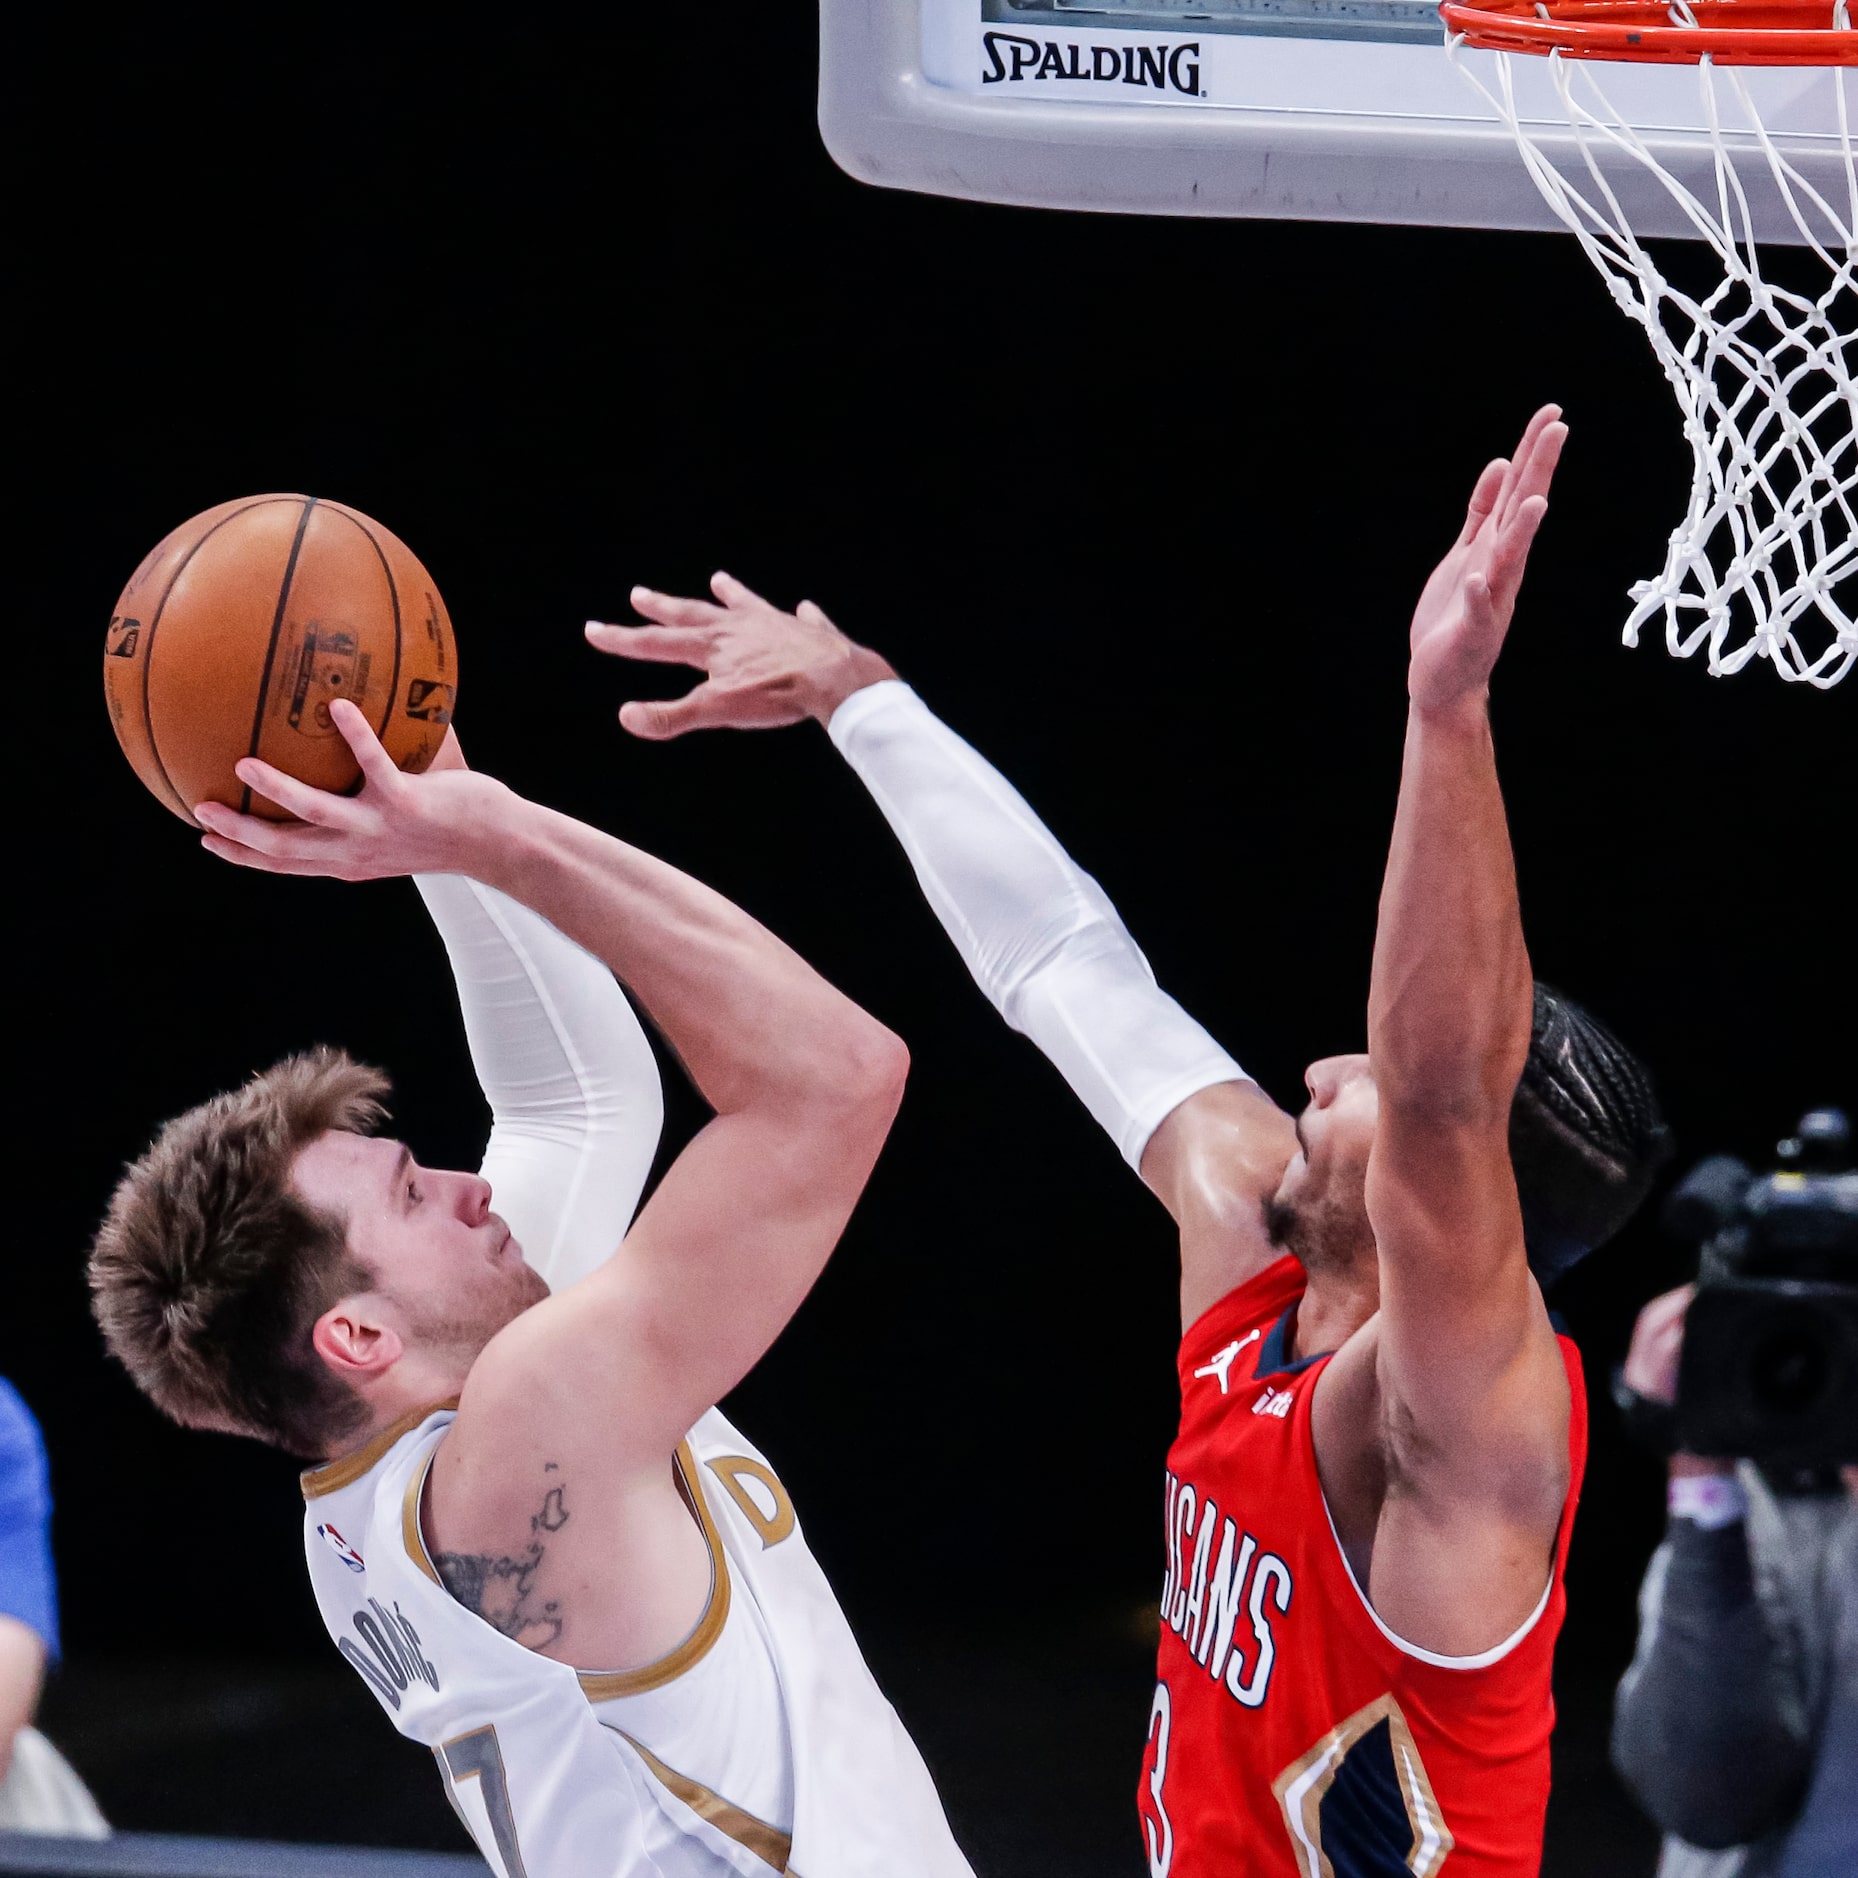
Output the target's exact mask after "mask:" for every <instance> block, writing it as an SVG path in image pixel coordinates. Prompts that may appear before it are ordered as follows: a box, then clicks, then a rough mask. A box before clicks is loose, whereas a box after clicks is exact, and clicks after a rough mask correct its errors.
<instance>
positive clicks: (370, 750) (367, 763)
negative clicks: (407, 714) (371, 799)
mask: <svg viewBox="0 0 1858 1878" xmlns="http://www.w3.org/2000/svg"><path fill="white" fill-rule="evenodd" d="M329 715H330V716H331V717H332V718H333V719H334V720H335V727H336V729H337V730H339V731H340V732H341V733H342V741H343V742H344V743H345V744H347V745H348V747H349V748H350V749H351V750H352V751H354V753H355V761H356V762H357V763H359V764H360V765H361V774H362V777H363V779H364V780H365V781H366V782H368V783H370V784H371V785H373V786H374V787H375V788H382V787H385V786H386V785H387V784H389V783H392V782H395V781H397V780H398V778H399V775H400V767H399V765H398V764H397V763H395V761H394V760H393V758H392V757H390V756H389V755H388V754H387V752H386V751H385V750H384V749H382V748H381V740H380V738H378V737H377V736H375V734H374V727H373V725H371V724H370V723H369V722H368V720H367V718H366V717H365V716H364V715H363V714H362V710H361V707H360V706H359V705H358V704H355V703H354V702H353V701H352V700H350V699H348V698H338V699H337V700H336V701H335V703H333V704H332V705H330V707H329ZM266 793H267V794H269V793H270V792H269V791H268V790H267V791H266ZM312 793H313V794H317V795H320V794H321V793H322V792H321V791H320V790H316V791H312ZM271 800H272V801H273V802H278V803H282V804H283V806H284V807H285V808H287V809H290V810H291V812H292V814H300V813H301V811H300V810H298V809H296V808H294V807H293V806H292V805H291V804H290V803H288V802H285V801H284V799H283V797H282V796H272V797H271ZM328 800H330V801H332V802H339V801H341V800H342V798H341V797H339V796H331V797H329V798H328ZM303 819H304V820H305V821H306V822H307V821H310V820H312V819H314V818H312V817H310V816H308V815H305V816H304V817H303ZM323 819H327V818H326V817H325V818H323Z"/></svg>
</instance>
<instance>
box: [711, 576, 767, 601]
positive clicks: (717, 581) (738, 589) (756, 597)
mask: <svg viewBox="0 0 1858 1878" xmlns="http://www.w3.org/2000/svg"><path fill="white" fill-rule="evenodd" d="M710 591H711V593H713V594H715V596H716V597H717V599H719V600H720V601H721V602H722V603H723V605H724V606H766V605H767V604H768V602H767V601H766V600H764V599H763V598H762V597H761V595H760V594H758V593H757V592H756V591H755V590H754V588H753V587H745V586H743V584H742V583H741V582H740V581H739V580H737V579H736V577H735V576H734V575H733V574H725V573H723V572H722V570H721V569H720V568H719V569H718V570H717V571H716V572H715V573H714V574H712V575H711V576H710Z"/></svg>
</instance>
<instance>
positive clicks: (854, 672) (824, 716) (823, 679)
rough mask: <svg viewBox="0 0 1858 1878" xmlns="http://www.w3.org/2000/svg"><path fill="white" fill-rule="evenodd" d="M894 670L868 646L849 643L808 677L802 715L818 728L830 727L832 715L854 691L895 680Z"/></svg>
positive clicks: (887, 661) (848, 641)
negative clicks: (818, 725) (813, 721)
mask: <svg viewBox="0 0 1858 1878" xmlns="http://www.w3.org/2000/svg"><path fill="white" fill-rule="evenodd" d="M896 675H897V673H896V668H895V667H894V666H893V665H892V664H891V663H890V661H889V660H888V659H886V658H884V657H883V656H882V655H881V654H879V653H876V652H873V651H872V650H871V649H870V648H869V647H868V646H860V645H854V644H853V643H852V642H851V641H850V640H849V639H848V640H847V641H846V642H845V645H844V648H843V650H841V651H839V652H838V653H836V654H835V655H834V656H833V657H832V658H831V659H830V660H829V661H827V662H826V664H825V665H823V666H822V667H821V668H820V670H819V671H817V672H815V673H812V674H810V675H809V678H808V683H807V686H806V714H807V716H808V717H810V718H813V719H814V720H815V721H816V722H818V723H821V724H826V723H830V722H831V720H832V714H833V712H834V711H836V710H837V709H838V708H839V706H840V705H841V704H843V703H844V702H845V700H846V699H847V698H849V697H850V696H851V695H852V693H853V692H855V691H863V690H865V689H866V688H867V687H869V686H871V685H880V684H882V683H883V682H884V681H885V680H886V679H887V678H895V677H896Z"/></svg>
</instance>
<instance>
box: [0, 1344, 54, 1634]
mask: <svg viewBox="0 0 1858 1878" xmlns="http://www.w3.org/2000/svg"><path fill="white" fill-rule="evenodd" d="M51 1526H52V1488H51V1477H50V1475H49V1474H48V1472H47V1471H46V1466H45V1443H44V1441H43V1440H42V1439H41V1438H40V1436H39V1424H38V1423H37V1422H36V1421H34V1420H33V1418H32V1411H31V1410H30V1409H29V1408H27V1406H26V1405H25V1403H24V1402H22V1401H21V1400H20V1399H19V1392H18V1390H16V1389H15V1388H14V1387H13V1385H12V1384H11V1383H10V1382H8V1381H7V1380H6V1378H5V1377H4V1376H0V1616H5V1617H16V1618H18V1620H19V1621H20V1622H21V1623H22V1624H24V1625H25V1626H26V1627H27V1629H29V1630H34V1631H37V1632H38V1634H39V1636H40V1637H41V1638H43V1639H44V1643H45V1650H46V1654H47V1655H48V1656H50V1657H53V1658H56V1657H57V1655H58V1587H57V1582H56V1580H55V1579H54V1578H53V1576H52V1532H51Z"/></svg>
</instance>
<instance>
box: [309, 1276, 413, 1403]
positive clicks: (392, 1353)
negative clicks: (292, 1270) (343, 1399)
mask: <svg viewBox="0 0 1858 1878" xmlns="http://www.w3.org/2000/svg"><path fill="white" fill-rule="evenodd" d="M310 1342H311V1344H312V1346H313V1347H314V1349H315V1351H316V1354H317V1355H318V1356H320V1357H321V1358H322V1360H323V1361H324V1362H325V1363H327V1364H328V1366H329V1367H330V1369H332V1370H333V1371H334V1372H335V1374H336V1375H337V1376H338V1377H339V1378H340V1379H341V1380H342V1381H343V1382H345V1383H348V1384H349V1385H350V1386H351V1387H362V1386H365V1385H366V1384H368V1383H370V1382H374V1381H376V1380H378V1379H379V1378H380V1377H382V1376H384V1375H386V1373H387V1372H388V1371H389V1370H390V1369H392V1368H393V1366H394V1364H395V1363H397V1362H398V1361H399V1360H400V1357H401V1353H402V1351H403V1350H404V1348H405V1345H404V1344H402V1343H401V1341H400V1333H399V1331H397V1330H395V1329H394V1328H393V1326H392V1325H390V1324H384V1323H382V1322H381V1321H380V1317H379V1315H378V1313H377V1312H376V1311H375V1310H373V1309H371V1308H370V1301H369V1300H368V1299H367V1298H363V1297H352V1298H342V1299H339V1300H338V1301H337V1302H336V1303H334V1304H332V1305H331V1306H330V1307H329V1308H328V1310H326V1311H325V1312H323V1314H322V1316H320V1317H319V1318H318V1319H317V1320H316V1322H315V1325H314V1326H313V1327H312V1329H311V1331H310Z"/></svg>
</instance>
